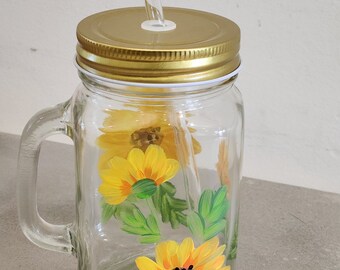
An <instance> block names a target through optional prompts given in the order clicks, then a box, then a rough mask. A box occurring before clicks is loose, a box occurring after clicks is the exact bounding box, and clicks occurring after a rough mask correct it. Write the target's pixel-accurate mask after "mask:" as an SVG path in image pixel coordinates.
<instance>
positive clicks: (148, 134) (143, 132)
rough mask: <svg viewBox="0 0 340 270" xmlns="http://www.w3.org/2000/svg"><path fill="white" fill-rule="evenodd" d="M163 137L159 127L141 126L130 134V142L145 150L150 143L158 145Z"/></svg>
mask: <svg viewBox="0 0 340 270" xmlns="http://www.w3.org/2000/svg"><path fill="white" fill-rule="evenodd" d="M163 137H164V136H163V134H162V133H161V128H160V127H148V128H141V129H139V130H137V131H135V132H134V133H132V134H131V143H132V144H133V145H135V146H136V147H138V148H140V149H142V150H143V151H145V150H146V148H147V147H148V146H149V145H150V144H157V145H160V144H161V142H162V139H163Z"/></svg>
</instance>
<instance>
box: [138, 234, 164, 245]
mask: <svg viewBox="0 0 340 270" xmlns="http://www.w3.org/2000/svg"><path fill="white" fill-rule="evenodd" d="M160 239H161V236H160V235H159V234H146V235H142V236H140V237H139V242H140V243H142V244H152V243H157V242H158V241H159V240H160Z"/></svg>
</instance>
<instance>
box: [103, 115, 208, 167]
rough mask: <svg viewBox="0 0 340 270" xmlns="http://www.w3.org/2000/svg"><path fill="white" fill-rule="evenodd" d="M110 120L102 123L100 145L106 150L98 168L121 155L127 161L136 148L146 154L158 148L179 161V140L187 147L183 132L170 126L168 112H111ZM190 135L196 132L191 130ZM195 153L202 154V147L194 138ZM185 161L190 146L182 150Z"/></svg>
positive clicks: (108, 118) (105, 165)
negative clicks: (151, 146) (177, 147)
mask: <svg viewBox="0 0 340 270" xmlns="http://www.w3.org/2000/svg"><path fill="white" fill-rule="evenodd" d="M106 113H107V114H108V117H107V118H106V119H105V121H104V123H103V126H104V127H103V128H101V129H100V130H101V131H102V132H103V134H102V135H101V136H99V138H98V140H97V144H98V146H99V147H100V148H101V149H103V150H104V153H103V154H102V155H101V157H100V160H99V164H98V167H99V169H103V168H107V167H108V166H109V165H108V161H109V160H110V159H112V158H113V157H116V156H119V157H122V158H126V157H127V155H128V153H129V152H130V150H131V149H133V148H138V149H141V150H143V151H145V150H146V149H147V148H148V146H149V145H159V146H161V147H162V148H163V150H164V151H165V153H166V155H167V157H169V158H172V159H176V160H179V158H178V156H177V155H178V154H177V149H176V147H174V145H176V137H175V136H179V137H180V141H181V145H182V146H183V145H185V142H186V140H185V134H184V131H181V130H180V129H178V128H177V129H176V128H175V127H173V126H172V125H171V124H170V121H169V118H168V116H167V115H168V114H167V112H162V111H159V112H155V111H153V110H151V109H145V108H141V110H140V111H129V110H108V111H107V112H106ZM188 129H189V131H190V132H191V133H194V131H195V130H194V129H192V128H190V127H188ZM191 141H192V144H193V145H192V147H193V152H194V154H198V153H199V152H200V151H201V146H200V144H199V142H198V141H197V140H196V139H195V138H193V137H192V138H191ZM182 152H184V157H183V158H184V160H187V158H188V147H187V146H185V147H183V149H182Z"/></svg>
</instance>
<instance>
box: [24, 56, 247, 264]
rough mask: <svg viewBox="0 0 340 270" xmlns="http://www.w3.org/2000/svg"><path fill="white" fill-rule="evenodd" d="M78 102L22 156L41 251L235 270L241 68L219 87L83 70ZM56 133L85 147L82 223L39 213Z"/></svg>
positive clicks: (30, 233) (80, 156) (47, 122)
mask: <svg viewBox="0 0 340 270" xmlns="http://www.w3.org/2000/svg"><path fill="white" fill-rule="evenodd" d="M77 63H78V64H77V66H78V69H79V75H80V78H81V80H82V84H81V85H80V86H79V87H78V89H77V90H76V92H75V94H74V95H73V97H72V99H71V100H70V101H68V102H66V103H63V104H60V105H58V106H56V107H55V108H52V109H47V110H44V111H42V112H40V113H38V114H37V115H36V116H34V117H33V118H32V119H31V120H30V122H29V123H28V125H27V126H26V128H25V130H24V132H23V135H22V143H21V150H20V158H19V182H18V199H19V219H20V224H21V226H22V229H23V231H24V233H25V234H26V236H27V237H28V238H29V239H30V240H31V241H33V242H34V243H35V244H37V245H39V246H41V247H43V248H47V249H51V250H57V251H63V252H68V253H73V254H75V255H76V256H77V258H78V261H79V265H78V269H88V270H97V269H115V270H123V269H129V270H132V269H139V270H157V269H159V270H173V269H201V270H212V269H214V270H227V269H231V268H230V267H232V269H235V268H234V259H235V258H236V252H237V238H238V237H237V236H238V207H239V182H240V179H241V164H242V148H243V105H242V99H241V95H240V93H239V91H238V90H237V88H236V87H235V85H234V82H235V79H236V77H237V73H238V68H236V69H234V70H233V71H232V72H227V74H226V75H224V76H221V77H217V78H214V79H210V80H202V81H194V82H184V83H181V82H176V83H149V82H136V81H133V82H131V81H118V80H114V79H111V78H107V77H105V76H101V75H98V74H95V73H94V72H91V70H86V69H84V68H83V67H81V66H80V65H79V60H78V61H77ZM53 133H63V134H65V135H67V136H69V137H71V138H72V140H73V141H74V146H75V150H76V178H77V179H76V183H77V189H76V190H77V193H76V218H75V222H74V223H73V224H69V225H66V226H56V225H52V224H48V223H46V221H44V220H43V219H41V217H40V216H39V214H38V213H37V210H36V197H35V194H36V173H37V161H38V155H39V147H40V144H41V142H42V140H43V139H44V138H45V137H46V136H48V135H50V134H53Z"/></svg>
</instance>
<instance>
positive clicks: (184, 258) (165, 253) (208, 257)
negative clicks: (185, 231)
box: [136, 237, 230, 270]
mask: <svg viewBox="0 0 340 270" xmlns="http://www.w3.org/2000/svg"><path fill="white" fill-rule="evenodd" d="M218 243H219V241H218V238H217V237H215V238H213V239H211V240H209V241H207V242H205V243H203V244H202V245H200V246H199V247H198V248H197V249H195V246H194V242H193V240H192V239H191V238H185V239H184V240H183V241H182V243H181V244H178V243H177V242H175V241H165V242H162V243H159V244H158V245H157V246H156V262H153V261H152V260H150V259H148V260H147V258H146V257H139V258H138V259H137V260H140V262H139V265H137V266H138V269H140V270H147V269H146V268H142V267H149V269H162V270H173V269H189V267H190V269H191V268H192V269H194V270H230V266H223V265H224V264H225V259H226V258H225V256H224V255H222V253H223V252H224V250H225V245H222V246H218ZM210 248H211V249H210ZM194 254H195V256H196V259H195V260H194V259H193V255H194ZM201 256H203V257H201ZM137 260H136V262H137ZM156 266H157V267H159V268H154V267H156Z"/></svg>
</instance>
